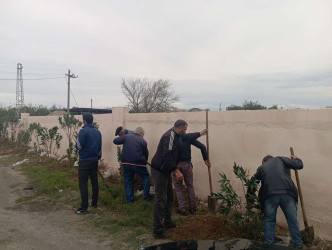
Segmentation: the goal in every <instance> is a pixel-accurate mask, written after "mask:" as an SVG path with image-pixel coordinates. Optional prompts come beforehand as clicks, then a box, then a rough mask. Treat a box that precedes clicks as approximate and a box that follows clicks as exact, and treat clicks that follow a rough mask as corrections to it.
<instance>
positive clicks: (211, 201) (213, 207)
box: [206, 109, 216, 213]
mask: <svg viewBox="0 0 332 250" xmlns="http://www.w3.org/2000/svg"><path fill="white" fill-rule="evenodd" d="M206 129H207V133H206V151H207V157H208V161H209V162H210V166H208V171H209V184H210V195H209V196H208V208H209V211H210V212H211V213H215V212H216V199H213V198H212V194H213V191H212V180H211V170H210V168H211V161H210V149H209V110H208V109H206Z"/></svg>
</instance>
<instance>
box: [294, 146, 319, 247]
mask: <svg viewBox="0 0 332 250" xmlns="http://www.w3.org/2000/svg"><path fill="white" fill-rule="evenodd" d="M290 153H291V155H292V156H293V155H294V149H293V147H291V148H290ZM295 177H296V183H297V188H298V190H299V196H300V202H301V208H302V214H303V221H304V230H302V231H301V235H302V239H303V242H304V243H305V244H311V243H312V242H313V240H314V238H315V233H314V227H313V226H310V227H309V225H308V220H307V215H306V212H305V207H304V201H303V196H302V189H301V183H300V178H299V173H298V171H297V170H296V169H295Z"/></svg>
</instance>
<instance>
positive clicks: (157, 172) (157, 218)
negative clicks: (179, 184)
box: [151, 120, 207, 238]
mask: <svg viewBox="0 0 332 250" xmlns="http://www.w3.org/2000/svg"><path fill="white" fill-rule="evenodd" d="M187 127H188V124H187V123H186V122H185V121H183V120H178V121H176V122H175V124H174V127H173V128H171V129H170V130H168V131H167V132H166V133H165V134H163V136H162V137H161V139H160V141H159V144H158V148H157V151H156V154H155V155H154V157H153V159H152V162H151V174H152V177H153V180H154V185H155V200H154V223H153V235H154V237H156V238H166V237H167V235H166V234H165V231H164V227H165V228H166V229H168V228H172V227H175V224H174V223H173V221H172V205H173V190H172V181H171V173H172V172H174V175H175V178H176V179H177V180H178V181H181V180H183V175H182V173H181V172H180V170H179V169H178V168H177V165H178V163H179V160H180V159H179V156H180V153H181V138H180V135H184V139H188V140H195V139H197V138H198V137H200V136H201V135H205V134H206V131H207V130H206V129H204V130H202V131H201V132H200V133H199V132H197V133H190V134H186V135H185V133H186V130H187ZM163 220H164V223H163Z"/></svg>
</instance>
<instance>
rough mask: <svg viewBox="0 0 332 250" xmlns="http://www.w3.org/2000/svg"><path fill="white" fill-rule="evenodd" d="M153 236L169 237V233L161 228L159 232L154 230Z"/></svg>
mask: <svg viewBox="0 0 332 250" xmlns="http://www.w3.org/2000/svg"><path fill="white" fill-rule="evenodd" d="M153 237H155V238H156V239H167V238H168V237H169V235H168V233H166V232H165V231H164V230H161V231H158V232H153Z"/></svg>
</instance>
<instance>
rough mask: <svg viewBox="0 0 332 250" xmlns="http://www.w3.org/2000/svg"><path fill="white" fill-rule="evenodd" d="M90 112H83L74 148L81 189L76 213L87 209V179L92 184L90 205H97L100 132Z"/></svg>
mask: <svg viewBox="0 0 332 250" xmlns="http://www.w3.org/2000/svg"><path fill="white" fill-rule="evenodd" d="M92 122H93V116H92V114H83V124H84V126H83V128H82V129H81V130H80V132H79V133H78V136H77V141H76V149H77V150H79V162H78V180H79V187H80V191H81V207H80V208H78V209H76V211H75V213H76V214H85V213H86V212H87V209H88V200H89V194H88V179H89V177H90V179H91V185H92V202H91V206H92V207H97V202H98V194H99V186H98V160H100V158H101V145H102V139H101V133H100V132H99V130H98V129H96V128H95V127H94V126H93V125H92Z"/></svg>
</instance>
